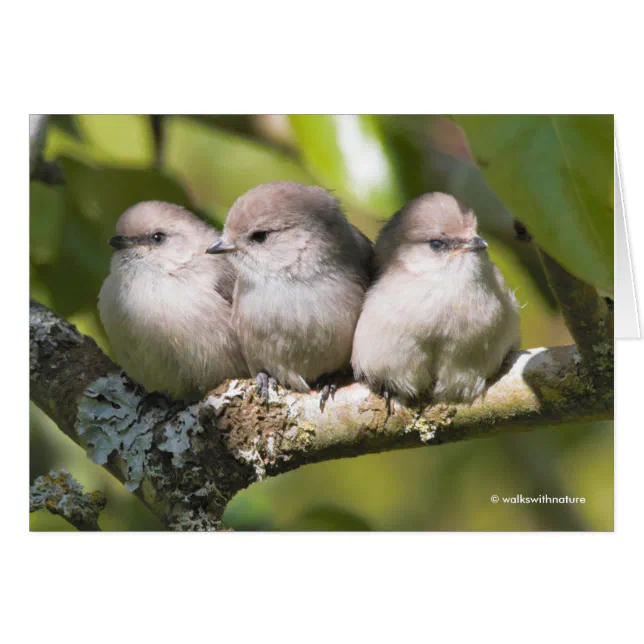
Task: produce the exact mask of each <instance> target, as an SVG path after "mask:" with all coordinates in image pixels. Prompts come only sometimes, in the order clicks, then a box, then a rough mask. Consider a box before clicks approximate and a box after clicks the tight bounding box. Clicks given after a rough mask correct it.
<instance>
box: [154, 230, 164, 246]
mask: <svg viewBox="0 0 644 644" xmlns="http://www.w3.org/2000/svg"><path fill="white" fill-rule="evenodd" d="M166 237H167V235H166V234H165V233H161V232H158V233H154V235H152V241H153V242H154V243H155V244H162V243H163V242H164V241H165V239H166Z"/></svg>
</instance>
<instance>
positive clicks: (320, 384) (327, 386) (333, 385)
mask: <svg viewBox="0 0 644 644" xmlns="http://www.w3.org/2000/svg"><path fill="white" fill-rule="evenodd" d="M335 378H336V374H332V373H331V374H327V373H325V374H323V375H321V376H320V377H319V378H318V381H317V383H316V385H315V388H316V389H319V390H320V411H322V412H323V411H324V408H325V407H326V402H327V400H329V398H331V399H332V400H333V399H334V398H335V392H336V391H337V390H338V384H337V382H336V381H335Z"/></svg>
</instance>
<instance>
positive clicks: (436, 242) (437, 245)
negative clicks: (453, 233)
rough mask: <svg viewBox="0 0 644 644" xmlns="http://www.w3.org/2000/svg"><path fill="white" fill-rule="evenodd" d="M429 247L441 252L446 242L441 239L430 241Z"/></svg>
mask: <svg viewBox="0 0 644 644" xmlns="http://www.w3.org/2000/svg"><path fill="white" fill-rule="evenodd" d="M429 245H430V247H431V248H432V249H433V250H440V249H441V248H443V246H445V242H444V241H442V240H440V239H430V240H429Z"/></svg>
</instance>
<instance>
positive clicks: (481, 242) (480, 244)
mask: <svg viewBox="0 0 644 644" xmlns="http://www.w3.org/2000/svg"><path fill="white" fill-rule="evenodd" d="M461 248H462V249H463V250H473V251H476V250H485V249H486V248H487V242H486V241H485V239H483V237H475V238H474V239H473V240H472V241H470V242H466V243H465V244H463V245H462V246H461Z"/></svg>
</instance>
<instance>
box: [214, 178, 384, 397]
mask: <svg viewBox="0 0 644 644" xmlns="http://www.w3.org/2000/svg"><path fill="white" fill-rule="evenodd" d="M208 252H209V253H212V254H219V253H229V254H230V255H229V256H230V258H231V261H232V262H233V264H234V265H235V267H236V268H237V271H238V278H237V284H236V287H235V295H234V302H233V323H234V325H235V326H236V328H237V329H238V330H239V336H240V339H241V345H242V350H243V352H244V356H245V358H246V362H247V363H248V366H249V368H250V372H251V374H252V375H253V376H257V379H258V388H259V389H260V391H261V392H262V394H263V395H264V396H265V397H267V396H268V386H269V376H270V378H274V379H276V380H277V381H278V382H279V383H280V384H281V385H283V386H285V387H290V388H292V389H295V390H296V391H302V392H305V391H309V389H310V387H311V386H315V385H316V383H317V382H318V381H319V380H320V379H321V378H322V377H325V376H328V375H330V374H332V373H333V372H336V371H338V370H341V369H343V368H347V367H349V366H350V360H351V347H352V343H353V333H354V330H355V326H356V322H357V321H358V316H359V314H360V307H361V306H362V302H363V299H364V294H365V290H366V289H367V287H368V286H369V282H370V275H371V268H372V260H373V247H372V244H371V242H370V241H369V240H368V239H367V238H366V237H365V236H364V235H363V234H362V233H360V231H358V230H357V229H356V228H355V227H354V226H352V225H351V224H350V223H349V222H348V221H347V219H346V217H345V216H344V214H343V213H342V211H341V209H340V204H339V203H338V200H337V199H335V197H333V196H332V195H330V194H329V193H328V192H327V191H326V190H324V189H322V188H318V187H313V186H306V185H302V184H299V183H293V182H290V181H275V182H272V183H266V184H263V185H260V186H257V187H256V188H253V189H252V190H249V191H248V192H247V193H246V194H244V195H243V196H241V197H240V198H239V199H238V200H237V201H236V202H235V204H234V205H233V207H232V208H231V210H230V212H229V213H228V217H227V218H226V224H225V226H224V233H223V237H222V239H221V240H219V241H217V242H215V243H214V244H213V245H212V246H211V247H210V249H209V250H208ZM333 389H334V387H333V385H330V384H329V383H328V382H327V384H326V385H325V386H324V388H323V391H322V400H321V407H322V408H324V401H325V400H326V398H327V397H328V395H329V393H332V392H333Z"/></svg>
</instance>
